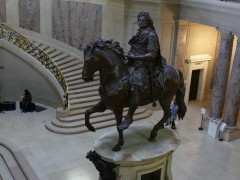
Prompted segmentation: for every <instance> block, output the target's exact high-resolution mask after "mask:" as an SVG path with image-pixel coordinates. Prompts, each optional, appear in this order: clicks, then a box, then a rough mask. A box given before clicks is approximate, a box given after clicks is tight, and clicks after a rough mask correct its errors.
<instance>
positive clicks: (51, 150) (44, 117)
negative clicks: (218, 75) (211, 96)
mask: <svg viewBox="0 0 240 180" xmlns="http://www.w3.org/2000/svg"><path fill="white" fill-rule="evenodd" d="M201 107H204V108H206V109H208V108H209V102H208V101H204V102H197V101H190V103H189V104H188V111H187V114H186V117H185V118H184V120H181V121H178V120H177V125H176V126H177V129H176V132H178V133H179V135H180V136H181V144H180V146H179V147H178V148H177V150H176V151H175V152H174V155H173V161H172V173H173V178H174V180H202V179H206V180H215V179H216V180H226V179H229V180H239V179H240V178H239V177H240V140H235V141H232V142H220V141H218V140H215V139H213V138H211V137H210V136H208V135H207V132H206V131H205V130H204V131H199V130H198V127H199V126H200V123H201V113H200V109H201ZM55 114H56V110H55V109H53V108H51V107H47V109H46V110H44V111H41V112H38V113H37V112H33V113H21V112H20V110H19V108H17V110H16V111H7V112H5V114H3V113H0V137H1V138H4V139H6V141H8V142H10V143H11V144H14V145H15V146H17V147H18V148H19V149H20V150H21V152H22V153H23V154H24V156H25V157H26V159H27V160H28V162H29V163H30V165H31V166H32V168H33V169H34V170H35V171H36V174H37V176H38V177H39V178H40V179H41V180H56V179H58V180H97V179H98V172H97V170H96V169H95V167H94V165H93V164H92V163H91V162H90V161H89V160H88V159H86V158H85V156H86V154H87V152H88V151H90V150H93V143H94V141H95V140H96V139H98V138H99V137H100V136H102V135H103V134H104V133H106V132H109V131H112V130H115V127H109V128H106V129H101V130H97V131H96V132H95V133H92V132H87V133H84V134H78V135H60V134H54V133H52V132H50V131H48V130H47V129H46V128H45V126H44V125H45V122H46V121H50V120H51V119H54V118H55ZM162 114H163V112H162V111H161V110H158V111H155V112H154V113H153V115H152V116H151V117H150V118H148V119H145V120H141V121H137V122H134V123H133V124H132V126H135V125H154V124H155V123H157V122H158V121H159V118H160V117H162Z"/></svg>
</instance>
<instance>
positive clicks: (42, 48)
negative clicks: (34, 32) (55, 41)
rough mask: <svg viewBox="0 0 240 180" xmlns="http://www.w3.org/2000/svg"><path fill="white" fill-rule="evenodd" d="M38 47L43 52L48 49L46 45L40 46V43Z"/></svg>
mask: <svg viewBox="0 0 240 180" xmlns="http://www.w3.org/2000/svg"><path fill="white" fill-rule="evenodd" d="M38 47H39V48H40V49H41V50H43V51H45V50H46V49H48V48H49V46H48V45H46V44H42V43H41V44H40V45H39V46H38Z"/></svg>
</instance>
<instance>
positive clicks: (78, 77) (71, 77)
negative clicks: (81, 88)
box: [65, 74, 82, 83]
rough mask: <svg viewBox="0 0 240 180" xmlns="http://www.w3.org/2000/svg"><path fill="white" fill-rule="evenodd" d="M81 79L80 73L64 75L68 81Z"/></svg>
mask: <svg viewBox="0 0 240 180" xmlns="http://www.w3.org/2000/svg"><path fill="white" fill-rule="evenodd" d="M81 79H82V74H76V75H74V76H70V77H65V80H66V81H67V82H68V83H69V82H71V81H77V80H81Z"/></svg>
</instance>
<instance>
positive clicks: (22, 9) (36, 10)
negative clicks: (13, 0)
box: [19, 0, 40, 32]
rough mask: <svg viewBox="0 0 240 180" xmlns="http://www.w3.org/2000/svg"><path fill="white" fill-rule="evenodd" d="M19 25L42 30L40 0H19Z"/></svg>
mask: <svg viewBox="0 0 240 180" xmlns="http://www.w3.org/2000/svg"><path fill="white" fill-rule="evenodd" d="M19 26H20V27H22V28H25V29H28V30H31V31H35V32H40V0H19Z"/></svg>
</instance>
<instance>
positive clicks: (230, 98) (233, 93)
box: [223, 34, 240, 127]
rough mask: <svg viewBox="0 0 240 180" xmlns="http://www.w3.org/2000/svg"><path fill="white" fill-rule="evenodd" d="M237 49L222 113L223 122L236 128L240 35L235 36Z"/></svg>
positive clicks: (239, 73)
mask: <svg viewBox="0 0 240 180" xmlns="http://www.w3.org/2000/svg"><path fill="white" fill-rule="evenodd" d="M237 37H238V40H237V47H236V52H235V57H234V61H233V65H232V72H231V77H230V83H229V86H228V88H227V93H226V102H225V103H226V108H225V113H224V118H223V120H224V122H225V123H226V124H227V125H228V126H229V127H236V125H237V117H238V110H239V103H240V71H239V67H240V39H239V38H240V34H238V35H237Z"/></svg>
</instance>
